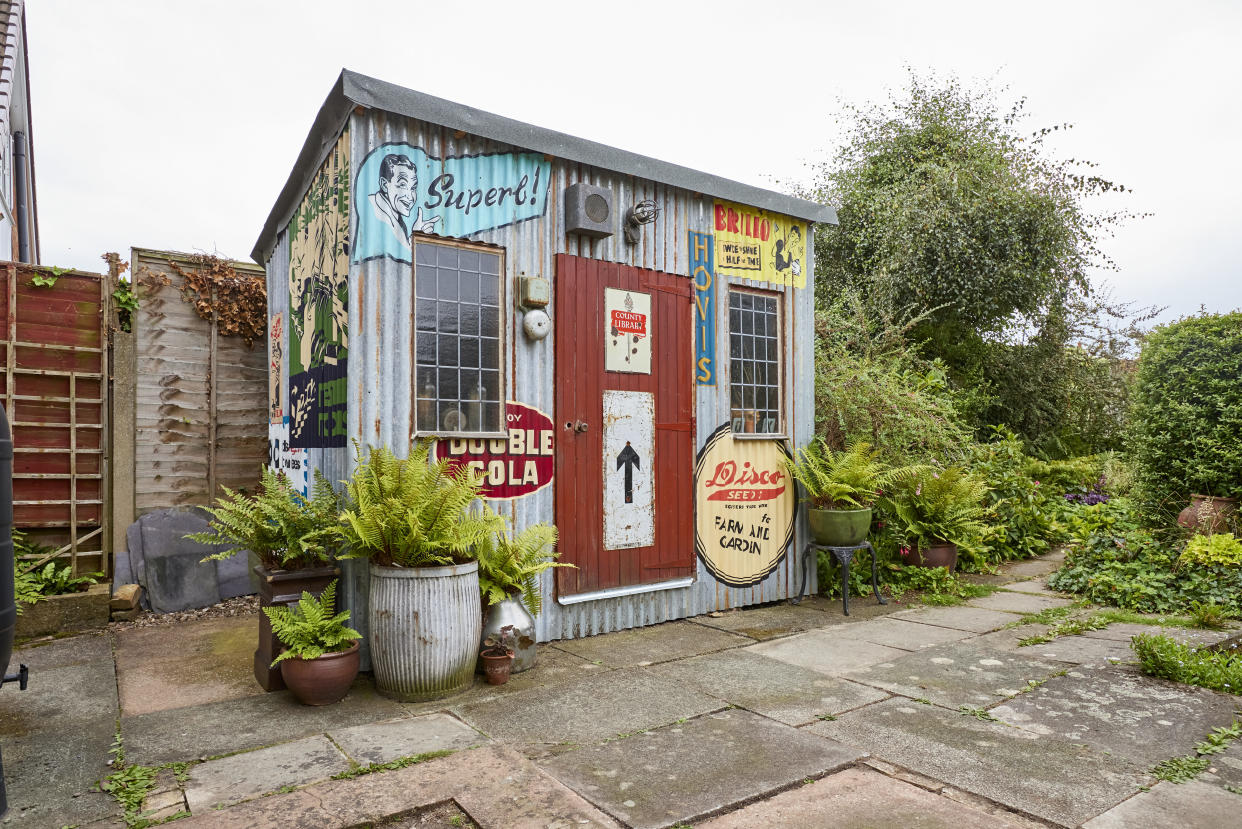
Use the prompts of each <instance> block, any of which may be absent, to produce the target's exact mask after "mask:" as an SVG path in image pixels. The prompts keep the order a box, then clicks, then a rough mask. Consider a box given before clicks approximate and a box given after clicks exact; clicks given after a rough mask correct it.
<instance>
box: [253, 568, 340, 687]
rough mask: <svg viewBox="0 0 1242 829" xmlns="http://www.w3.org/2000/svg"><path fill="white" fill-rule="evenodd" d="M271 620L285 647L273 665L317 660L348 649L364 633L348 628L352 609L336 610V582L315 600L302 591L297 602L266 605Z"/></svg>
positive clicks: (274, 631)
mask: <svg viewBox="0 0 1242 829" xmlns="http://www.w3.org/2000/svg"><path fill="white" fill-rule="evenodd" d="M263 612H264V613H265V614H266V615H267V618H268V620H269V621H270V622H271V623H272V633H274V634H276V638H277V639H279V640H280V642H281V644H282V645H284V646H285V650H283V651H282V652H281V653H280V655H279V656H277V657H276V658H275V659H273V660H272V666H273V667H275V665H276V664H277V663H278V662H281V661H282V660H285V659H291V658H293V657H297V658H298V659H318V658H319V657H321V656H323V655H324V654H325V653H338V652H340V651H344V650H348V649H349V647H350V645H352V644H353V643H354V642H355V641H356V640H358V639H361V638H362V634H361V633H359V632H358V631H356V630H354V629H353V628H348V627H345V623H346V622H348V621H349V611H348V610H343V611H341V612H340V613H337V612H336V581H333V582H332V583H331V584H329V585H328V586H327V587H325V588H324V591H323V593H322V594H321V595H320V596H319V598H318V599H316V598H315V597H314V596H312V595H311V594H310V593H307V592H303V593H302V598H300V599H298V603H297V604H296V605H290V606H284V605H275V606H273V607H265V608H263Z"/></svg>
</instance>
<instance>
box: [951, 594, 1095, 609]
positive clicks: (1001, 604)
mask: <svg viewBox="0 0 1242 829" xmlns="http://www.w3.org/2000/svg"><path fill="white" fill-rule="evenodd" d="M1073 603H1074V602H1073V600H1072V599H1062V598H1058V597H1056V596H1033V595H1031V594H1030V593H1010V592H1007V591H1005V590H997V591H996V592H995V593H991V594H989V595H987V596H980V597H979V598H977V599H971V600H970V601H968V602H966V604H968V605H970V606H971V607H982V608H986V609H987V610H1003V611H1005V612H1006V613H1038V612H1039V611H1041V610H1047V609H1048V608H1050V607H1064V606H1065V605H1068V604H1073Z"/></svg>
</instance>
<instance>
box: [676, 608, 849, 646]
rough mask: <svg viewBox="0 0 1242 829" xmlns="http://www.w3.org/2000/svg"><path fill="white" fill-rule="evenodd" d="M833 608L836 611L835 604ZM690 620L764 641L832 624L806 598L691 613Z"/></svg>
mask: <svg viewBox="0 0 1242 829" xmlns="http://www.w3.org/2000/svg"><path fill="white" fill-rule="evenodd" d="M836 611H837V613H838V614H839V613H840V611H841V608H840V606H839V605H838V607H837V608H836ZM691 621H693V622H696V623H698V624H700V625H707V626H708V627H713V628H716V629H717V630H727V631H729V632H731V633H738V634H741V635H742V636H749V637H750V638H751V639H757V640H759V641H760V642H764V641H767V640H768V639H778V638H780V637H782V636H789V635H790V634H793V633H801V632H802V631H804V630H814V629H815V628H818V627H823V626H825V625H830V624H834V623H835V621H836V620H835V619H834V618H832V617H831V616H829V615H828V614H827V613H825V611H824V609H823V608H816V607H811V606H809V605H808V604H807V603H806V602H803V603H802V604H798V605H791V604H789V603H788V602H782V603H780V604H771V605H761V606H759V607H741V608H738V609H736V610H725V611H721V612H719V613H709V614H706V615H703V616H695V617H694V618H693V619H692V620H691Z"/></svg>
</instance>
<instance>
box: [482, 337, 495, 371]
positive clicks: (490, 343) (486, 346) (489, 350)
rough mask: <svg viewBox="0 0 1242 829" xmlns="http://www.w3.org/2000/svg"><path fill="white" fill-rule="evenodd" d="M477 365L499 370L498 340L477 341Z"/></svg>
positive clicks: (485, 339)
mask: <svg viewBox="0 0 1242 829" xmlns="http://www.w3.org/2000/svg"><path fill="white" fill-rule="evenodd" d="M479 365H481V366H482V367H483V368H493V369H494V368H500V340H493V339H488V338H484V339H482V340H480V341H479Z"/></svg>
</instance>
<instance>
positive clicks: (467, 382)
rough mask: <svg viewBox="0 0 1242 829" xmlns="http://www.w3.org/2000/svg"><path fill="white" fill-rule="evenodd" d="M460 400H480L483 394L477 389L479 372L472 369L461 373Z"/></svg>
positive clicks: (463, 370)
mask: <svg viewBox="0 0 1242 829" xmlns="http://www.w3.org/2000/svg"><path fill="white" fill-rule="evenodd" d="M461 399H462V400H466V401H471V400H482V399H484V394H483V392H482V389H480V387H479V372H478V371H475V370H472V369H462V371H461Z"/></svg>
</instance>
